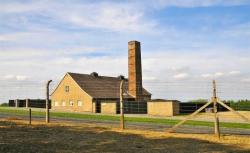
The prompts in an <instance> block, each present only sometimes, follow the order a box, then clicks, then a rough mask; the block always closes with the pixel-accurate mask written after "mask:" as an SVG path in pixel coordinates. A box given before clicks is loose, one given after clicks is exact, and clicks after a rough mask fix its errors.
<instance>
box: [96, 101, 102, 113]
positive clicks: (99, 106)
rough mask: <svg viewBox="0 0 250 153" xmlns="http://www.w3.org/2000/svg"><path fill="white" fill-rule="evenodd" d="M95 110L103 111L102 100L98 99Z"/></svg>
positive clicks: (97, 111)
mask: <svg viewBox="0 0 250 153" xmlns="http://www.w3.org/2000/svg"><path fill="white" fill-rule="evenodd" d="M95 112H96V113H101V101H100V100H97V101H96V104H95Z"/></svg>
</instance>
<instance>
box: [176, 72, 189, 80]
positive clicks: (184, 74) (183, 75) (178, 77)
mask: <svg viewBox="0 0 250 153" xmlns="http://www.w3.org/2000/svg"><path fill="white" fill-rule="evenodd" d="M188 77H189V74H187V73H180V74H176V75H174V76H173V78H175V79H186V78H188Z"/></svg>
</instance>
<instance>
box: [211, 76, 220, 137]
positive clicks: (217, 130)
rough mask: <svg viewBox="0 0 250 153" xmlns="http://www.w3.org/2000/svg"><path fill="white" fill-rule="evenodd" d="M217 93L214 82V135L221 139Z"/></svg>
mask: <svg viewBox="0 0 250 153" xmlns="http://www.w3.org/2000/svg"><path fill="white" fill-rule="evenodd" d="M216 94H217V91H216V82H215V80H213V97H212V101H213V112H214V134H215V135H216V136H217V137H218V138H220V128H219V117H218V114H217V113H218V109H217V95H216Z"/></svg>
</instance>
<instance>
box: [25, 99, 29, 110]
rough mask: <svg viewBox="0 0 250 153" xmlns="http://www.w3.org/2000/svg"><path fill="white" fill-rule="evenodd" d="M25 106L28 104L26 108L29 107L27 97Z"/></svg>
mask: <svg viewBox="0 0 250 153" xmlns="http://www.w3.org/2000/svg"><path fill="white" fill-rule="evenodd" d="M25 106H26V108H28V107H29V99H26V100H25Z"/></svg>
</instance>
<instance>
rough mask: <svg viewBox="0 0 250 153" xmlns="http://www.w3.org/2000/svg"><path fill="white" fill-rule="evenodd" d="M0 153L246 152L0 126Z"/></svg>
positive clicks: (182, 141) (181, 141)
mask: <svg viewBox="0 0 250 153" xmlns="http://www.w3.org/2000/svg"><path fill="white" fill-rule="evenodd" d="M0 152H3V153H5V152H9V153H12V152H13V153H14V152H15V153H16V152H25V153H29V152H34V153H38V152H48V153H51V152H59V153H63V152H69V153H72V152H90V153H91V152H97V153H98V152H121V153H125V152H131V153H134V152H143V153H145V152H149V153H152V152H169V153H175V152H177V153H191V152H194V153H197V152H223V153H225V152H232V153H237V152H240V153H242V152H248V150H243V149H242V148H239V147H235V146H225V145H222V144H218V143H211V142H208V141H204V140H198V139H191V138H190V139H189V138H172V137H170V138H159V139H149V138H145V137H143V136H141V135H136V134H127V133H119V132H114V131H108V129H106V128H97V127H94V128H91V127H78V126H74V127H68V126H44V125H36V126H32V127H29V126H27V125H21V124H15V123H13V122H6V121H5V122H3V121H2V122H0Z"/></svg>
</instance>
